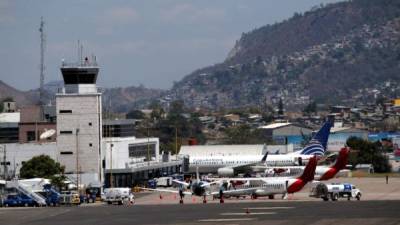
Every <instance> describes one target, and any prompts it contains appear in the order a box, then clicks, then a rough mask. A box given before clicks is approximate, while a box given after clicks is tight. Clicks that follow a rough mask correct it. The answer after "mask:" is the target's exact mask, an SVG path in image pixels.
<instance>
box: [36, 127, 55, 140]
mask: <svg viewBox="0 0 400 225" xmlns="http://www.w3.org/2000/svg"><path fill="white" fill-rule="evenodd" d="M55 133H56V130H54V129H50V130H46V131H45V132H43V133H42V134H41V135H40V140H43V139H46V138H49V137H51V136H53V135H54V134H55Z"/></svg>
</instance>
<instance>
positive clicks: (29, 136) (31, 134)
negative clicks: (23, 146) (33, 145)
mask: <svg viewBox="0 0 400 225" xmlns="http://www.w3.org/2000/svg"><path fill="white" fill-rule="evenodd" d="M26 139H27V141H35V140H36V132H35V131H27V132H26Z"/></svg>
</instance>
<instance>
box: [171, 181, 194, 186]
mask: <svg viewBox="0 0 400 225" xmlns="http://www.w3.org/2000/svg"><path fill="white" fill-rule="evenodd" d="M172 182H175V183H178V184H182V185H184V186H186V187H187V186H189V185H190V184H189V183H186V182H184V181H180V180H172Z"/></svg>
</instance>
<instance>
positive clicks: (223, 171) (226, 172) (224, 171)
mask: <svg viewBox="0 0 400 225" xmlns="http://www.w3.org/2000/svg"><path fill="white" fill-rule="evenodd" d="M234 175H235V171H234V170H233V169H232V168H219V169H218V176H220V177H233V176H234Z"/></svg>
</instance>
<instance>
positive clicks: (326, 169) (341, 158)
mask: <svg viewBox="0 0 400 225" xmlns="http://www.w3.org/2000/svg"><path fill="white" fill-rule="evenodd" d="M349 152H350V150H349V149H347V148H342V149H341V150H340V152H339V155H338V157H337V159H336V162H335V163H334V164H333V165H331V166H317V168H316V169H315V180H318V181H323V180H329V179H331V178H333V177H334V176H335V175H336V174H338V173H339V171H341V170H343V169H344V168H345V167H346V165H347V160H348V156H349ZM303 170H304V166H283V167H269V166H267V167H265V175H266V176H271V175H272V176H295V175H298V174H300V173H302V172H303Z"/></svg>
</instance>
